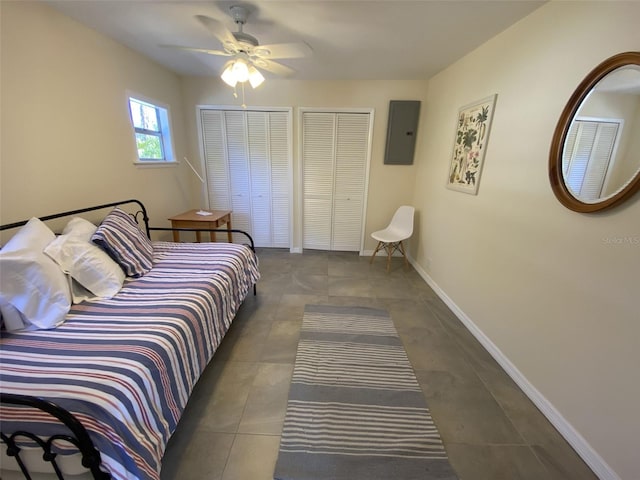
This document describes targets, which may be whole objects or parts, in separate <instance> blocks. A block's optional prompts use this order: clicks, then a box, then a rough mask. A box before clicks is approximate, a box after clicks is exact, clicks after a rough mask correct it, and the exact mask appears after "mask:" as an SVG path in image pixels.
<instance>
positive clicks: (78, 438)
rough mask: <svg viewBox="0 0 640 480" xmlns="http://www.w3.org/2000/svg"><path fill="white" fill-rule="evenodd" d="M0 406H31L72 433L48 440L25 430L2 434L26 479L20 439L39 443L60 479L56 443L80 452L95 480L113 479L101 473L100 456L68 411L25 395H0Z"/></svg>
mask: <svg viewBox="0 0 640 480" xmlns="http://www.w3.org/2000/svg"><path fill="white" fill-rule="evenodd" d="M0 403H2V404H4V405H21V406H28V407H33V408H37V409H39V410H42V411H44V412H46V413H48V414H49V415H51V416H53V417H55V418H57V419H58V420H59V421H60V422H61V423H63V424H64V425H65V426H66V427H67V428H68V429H69V432H70V434H69V435H64V434H59V435H53V436H51V437H49V438H46V439H43V438H41V437H38V436H36V435H34V434H32V433H29V432H26V431H23V430H18V431H15V432H4V431H2V432H0V438H1V439H2V443H4V444H5V447H6V453H7V455H8V456H10V457H14V458H15V459H16V462H17V463H18V466H19V467H20V470H21V471H22V474H23V475H24V478H25V479H27V480H29V479H30V478H31V476H30V474H29V471H28V468H27V465H25V463H24V462H23V459H22V458H21V457H20V451H21V448H20V446H19V445H18V443H19V441H20V437H22V438H23V439H25V438H26V439H29V440H31V441H33V442H35V443H37V444H38V445H39V446H40V448H42V459H43V460H44V461H45V462H48V463H50V464H51V467H52V468H53V470H54V472H55V473H56V475H57V476H58V478H59V479H64V476H63V472H62V471H61V470H60V467H59V465H58V463H57V461H56V456H57V454H56V453H55V452H54V451H53V443H54V442H55V441H56V440H63V441H65V442H67V443H70V444H72V445H74V446H75V447H76V448H77V449H78V452H79V453H80V455H81V458H82V466H83V467H85V468H87V469H88V470H89V471H90V472H91V475H93V478H94V479H95V480H109V479H111V475H110V474H108V473H106V472H103V471H102V470H100V463H101V459H100V452H98V450H97V449H96V448H95V446H94V444H93V441H92V440H91V438H90V437H89V434H88V433H87V430H86V429H85V428H84V426H83V425H82V424H81V423H80V421H78V419H77V418H76V417H74V416H73V415H72V414H71V413H69V412H68V411H67V410H65V409H63V408H61V407H59V406H58V405H56V404H55V403H52V402H48V401H45V400H42V399H40V398H36V397H30V396H25V395H13V394H9V393H0Z"/></svg>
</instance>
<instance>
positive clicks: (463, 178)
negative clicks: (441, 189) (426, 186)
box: [447, 94, 498, 195]
mask: <svg viewBox="0 0 640 480" xmlns="http://www.w3.org/2000/svg"><path fill="white" fill-rule="evenodd" d="M497 98H498V94H494V95H490V96H488V97H485V98H483V99H481V100H478V101H475V102H473V103H469V104H468V105H465V106H463V107H462V108H460V110H459V111H458V117H457V119H456V129H455V134H454V139H453V152H452V155H451V164H450V165H449V175H448V177H447V188H449V189H451V190H457V191H459V192H464V193H468V194H471V195H477V194H478V186H479V184H480V176H481V174H482V166H483V165H484V157H485V153H486V150H487V145H488V143H489V134H490V132H491V123H492V120H493V112H494V110H495V106H496V99H497Z"/></svg>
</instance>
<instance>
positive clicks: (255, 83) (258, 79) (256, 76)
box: [249, 65, 264, 88]
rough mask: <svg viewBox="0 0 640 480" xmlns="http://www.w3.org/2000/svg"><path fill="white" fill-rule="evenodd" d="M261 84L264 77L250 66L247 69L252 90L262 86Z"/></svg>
mask: <svg viewBox="0 0 640 480" xmlns="http://www.w3.org/2000/svg"><path fill="white" fill-rule="evenodd" d="M262 82H264V77H263V76H262V74H261V73H260V72H259V71H258V69H257V68H256V67H254V66H253V65H251V66H250V67H249V83H250V84H251V86H252V87H253V88H258V87H259V86H260V85H262Z"/></svg>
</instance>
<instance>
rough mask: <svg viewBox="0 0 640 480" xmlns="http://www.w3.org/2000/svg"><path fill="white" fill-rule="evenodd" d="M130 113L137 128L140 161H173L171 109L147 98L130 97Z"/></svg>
mask: <svg viewBox="0 0 640 480" xmlns="http://www.w3.org/2000/svg"><path fill="white" fill-rule="evenodd" d="M129 113H130V115H131V123H132V125H133V128H134V130H135V140H136V148H137V150H138V161H139V162H143V163H150V162H173V161H174V156H173V147H172V144H171V131H170V129H169V111H168V110H167V109H166V108H164V107H162V106H159V105H154V104H153V103H150V102H148V101H146V100H140V99H139V98H134V97H129Z"/></svg>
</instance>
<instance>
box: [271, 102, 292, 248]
mask: <svg viewBox="0 0 640 480" xmlns="http://www.w3.org/2000/svg"><path fill="white" fill-rule="evenodd" d="M289 132H290V126H289V115H288V114H287V112H269V154H270V157H271V245H272V246H273V247H279V248H289V246H290V238H291V236H290V230H291V227H290V225H291V218H290V209H291V203H290V198H289V197H290V189H289V185H290V184H291V172H290V170H291V164H290V161H289V145H290V142H289Z"/></svg>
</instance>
